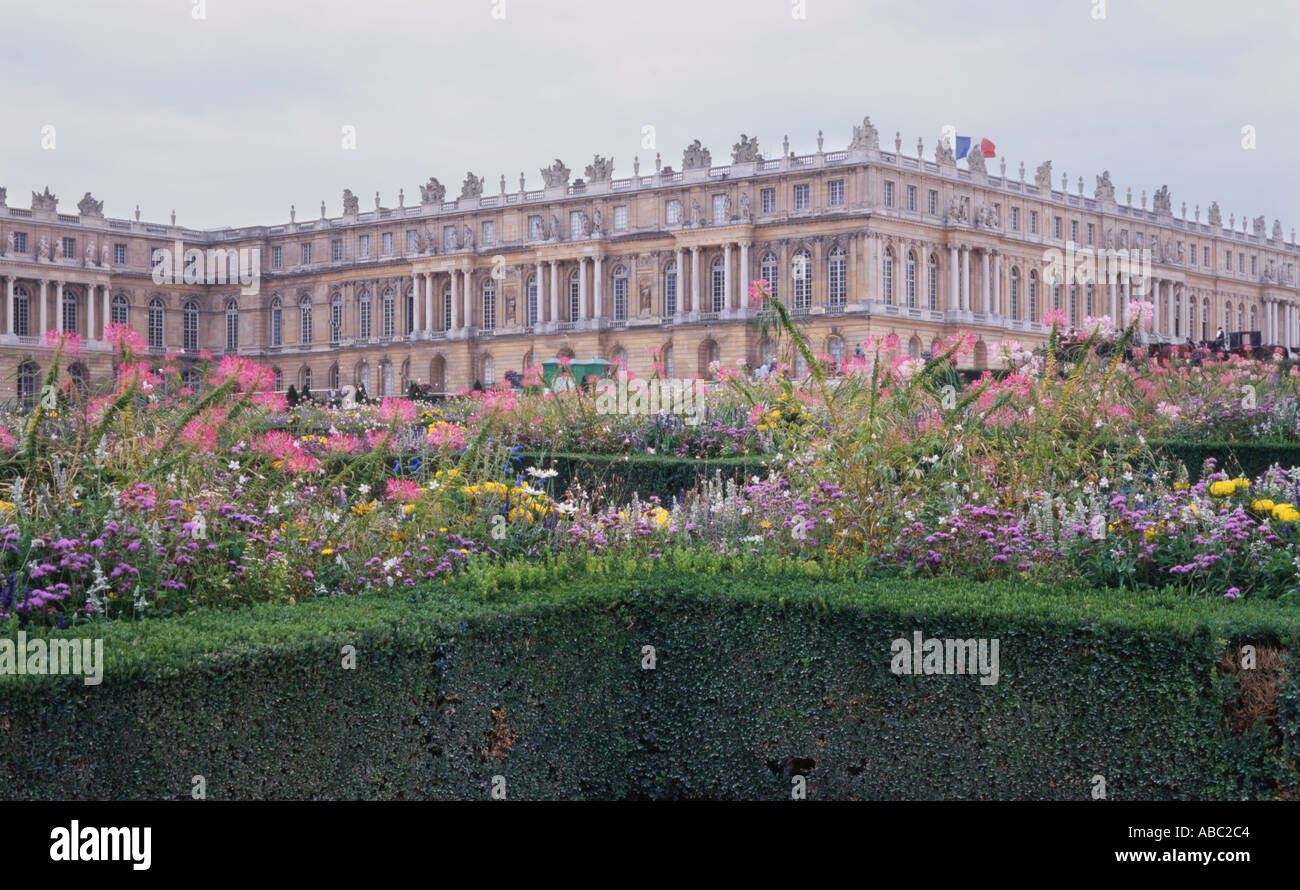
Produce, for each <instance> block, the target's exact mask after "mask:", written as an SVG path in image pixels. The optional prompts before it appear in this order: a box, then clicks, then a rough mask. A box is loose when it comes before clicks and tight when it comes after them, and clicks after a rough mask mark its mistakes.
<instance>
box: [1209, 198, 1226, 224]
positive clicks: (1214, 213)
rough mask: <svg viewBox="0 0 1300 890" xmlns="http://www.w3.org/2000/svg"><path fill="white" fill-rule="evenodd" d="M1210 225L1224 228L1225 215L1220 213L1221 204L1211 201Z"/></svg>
mask: <svg viewBox="0 0 1300 890" xmlns="http://www.w3.org/2000/svg"><path fill="white" fill-rule="evenodd" d="M1209 223H1210V225H1212V226H1219V227H1220V228H1222V226H1223V214H1221V213H1220V212H1219V202H1218V201H1211V202H1210V210H1209Z"/></svg>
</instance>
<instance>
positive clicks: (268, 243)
mask: <svg viewBox="0 0 1300 890" xmlns="http://www.w3.org/2000/svg"><path fill="white" fill-rule="evenodd" d="M821 146H822V137H821V136H820V134H819V136H818V151H817V152H816V153H815V154H809V155H794V154H792V153H790V152H789V150H788V140H787V146H786V147H785V149H784V150H783V152H782V154H781V155H780V156H779V157H776V158H765V157H763V156H762V155H761V153H760V152H759V149H758V144H757V140H754V139H748V138H746V137H744V136H742V137H741V141H740V142H738V143H737V144H736V145H735V146H733V150H732V162H731V163H730V164H729V165H726V166H714V165H713V163H712V157H711V154H710V152H709V151H708V150H707V149H706V148H704V147H702V146H701V145H700V143H699V142H698V141H696V142H695V143H693V144H692V145H691V146H688V147H687V149H686V150H685V151H684V153H683V157H682V167H681V169H680V170H673V169H672V168H671V167H666V166H661V165H660V163H659V162H658V160H656V163H655V166H656V169H655V171H654V172H653V173H650V174H648V175H642V173H641V171H640V164H639V162H638V163H637V164H636V169H635V175H633V176H631V177H629V178H625V179H617V178H614V176H613V163H612V161H611V160H608V159H605V158H601V157H599V156H597V157H595V158H594V159H593V161H592V163H591V164H590V165H588V166H587V168H586V171H585V176H584V177H583V178H580V179H573V178H572V177H571V171H570V170H569V169H568V168H566V167H565V166H564V165H563V164H562V163H561V162H560V161H558V160H557V161H556V162H555V163H553V164H552V165H551V166H549V167H547V168H544V169H542V170H541V174H542V178H543V181H544V187H543V188H541V189H534V190H529V189H527V188H526V187H525V177H524V176H523V174H520V177H519V187H518V189H514V190H509V191H508V190H507V188H506V181H505V177H504V176H502V177H501V179H500V184H499V186H500V187H499V191H498V192H497V193H496V194H488V193H487V192H486V191H485V189H484V182H483V180H482V178H480V177H477V176H475V175H474V174H472V173H471V174H469V175H467V176H466V178H465V180H464V182H463V183H462V185H461V189H460V194H459V196H458V197H456V198H455V199H454V200H447V195H446V189H445V188H444V186H443V185H442V184H441V183H439V182H438V180H437V179H430V180H429V182H428V183H427V184H426V185H423V186H421V187H420V192H421V199H420V201H419V203H418V204H412V205H411V206H407V204H406V198H405V195H404V194H399V200H398V202H397V206H396V207H384V206H380V199H379V196H378V195H376V196H375V209H374V210H367V211H365V212H362V211H361V209H360V202H359V200H358V199H357V198H356V197H355V196H353V195H352V194H351V192H349V191H345V192H344V198H343V212H342V215H341V216H334V217H331V216H329V215H327V208H326V206H325V205H324V204H323V203H322V205H321V214H320V218H319V219H315V220H310V221H303V222H298V221H297V219H296V217H297V216H298V215H299V214H297V213H296V211H294V212H291V218H290V222H289V223H287V224H285V225H277V226H256V227H247V228H238V229H232V228H226V229H216V230H205V231H199V230H193V229H188V228H184V227H178V226H177V225H176V224H175V216H174V215H173V217H172V222H171V223H170V224H160V223H150V222H142V221H141V220H140V218H139V216H140V214H139V209H138V208H137V210H136V213H135V219H115V218H109V217H106V216H104V214H103V212H102V202H100V201H97V200H95V199H94V198H92V197H91V195H90V194H89V193H87V194H86V195H85V197H84V198H83V199H82V200H81V202H80V203H79V204H78V212H77V213H75V214H73V213H62V212H60V211H59V209H58V199H57V198H56V197H55V196H54V195H52V194H50V192H49V190H48V189H46V190H45V192H44V193H41V194H37V193H33V195H32V204H31V207H30V208H26V209H24V208H18V207H10V206H8V205H7V203H6V194H5V191H4V190H3V189H0V286H2V287H3V288H4V299H3V300H2V301H0V303H2V305H0V365H3V370H4V374H3V375H0V377H2V379H0V386H2V387H3V390H2V391H0V397H3V398H6V399H13V398H15V397H18V398H20V399H24V400H28V399H30V398H31V397H32V395H33V393H34V392H35V390H36V389H37V388H38V387H39V384H40V382H41V380H42V376H43V373H44V371H45V369H46V367H47V366H48V362H49V359H50V355H51V352H52V348H51V347H50V346H48V345H46V344H47V340H46V337H45V334H46V332H47V331H50V330H65V331H76V332H77V333H78V334H79V335H80V337H81V346H80V354H79V356H78V358H77V359H76V361H75V363H74V364H72V365H71V366H70V368H69V373H70V374H71V375H72V376H73V377H74V378H77V379H80V380H86V381H90V382H92V383H94V382H95V381H96V380H97V379H103V378H104V377H106V376H109V375H111V373H112V370H113V352H112V350H111V348H110V347H109V345H108V344H107V343H106V342H105V340H104V328H105V325H106V324H107V323H113V322H119V323H120V322H125V323H129V324H130V325H132V326H133V327H134V328H135V329H136V331H138V332H139V333H140V335H141V336H142V337H143V338H145V340H146V341H147V343H148V345H149V349H150V351H151V352H153V353H154V354H156V355H157V356H158V357H159V358H160V359H161V358H162V357H163V356H164V355H167V356H172V357H173V360H174V361H176V362H178V363H179V364H180V365H181V366H182V367H184V368H187V369H189V370H187V372H186V373H187V374H191V375H192V374H194V373H196V372H195V371H194V370H193V368H194V367H195V366H196V363H197V362H198V360H199V355H200V353H203V352H210V353H212V354H214V355H220V354H223V353H238V354H240V355H247V356H250V357H252V358H254V359H256V360H257V361H259V362H261V363H264V364H266V365H269V366H271V367H273V368H274V369H275V371H276V374H277V379H278V380H279V381H280V385H281V387H282V388H287V387H288V386H289V385H290V384H291V383H292V384H296V385H297V386H298V387H299V388H302V387H304V386H307V387H310V388H311V389H313V390H321V389H339V388H340V387H341V386H342V385H345V384H348V383H351V384H355V385H364V386H365V387H366V389H367V391H368V392H369V393H370V394H372V395H381V394H389V393H392V394H398V393H402V392H404V391H405V389H406V385H407V383H408V382H416V383H428V384H431V385H432V386H433V388H434V389H435V390H437V391H456V390H458V389H461V388H465V387H469V386H471V385H473V384H475V383H481V384H484V385H490V384H492V383H494V382H497V381H500V380H501V379H502V378H503V376H504V375H505V374H506V373H507V372H508V371H510V370H522V369H523V368H525V367H529V366H532V365H535V364H540V363H541V362H542V361H543V360H545V359H547V358H551V357H554V356H557V355H568V356H572V357H577V358H580V359H585V358H594V357H602V358H607V359H610V360H615V359H623V360H625V361H626V363H627V366H628V367H629V368H630V369H631V370H632V371H634V372H636V373H638V374H640V375H646V374H648V373H649V372H650V365H651V362H652V360H654V358H653V357H652V353H654V357H657V358H658V359H659V360H661V361H662V362H663V363H664V365H665V372H666V375H667V376H670V377H689V376H693V375H696V374H699V375H703V376H709V375H710V373H711V372H710V364H711V363H712V362H715V361H716V362H721V363H722V364H723V365H734V363H735V362H737V361H738V360H741V359H744V360H746V361H747V362H748V363H749V364H750V366H755V365H757V364H759V363H761V362H762V361H763V360H764V359H766V358H771V357H772V347H771V345H770V343H767V342H764V341H760V335H759V333H758V331H757V328H756V327H755V326H754V325H753V324H751V323H750V322H751V321H752V319H753V314H754V310H753V309H752V307H751V306H750V302H749V299H748V294H747V290H748V284H749V282H750V281H751V280H752V279H755V278H760V277H761V278H766V279H768V280H769V281H771V282H772V283H773V287H774V289H775V291H776V295H777V297H778V298H779V299H781V300H782V301H783V302H785V303H786V305H787V306H789V307H790V309H791V311H792V313H793V314H794V315H796V316H798V317H800V318H801V319H802V321H803V322H804V323H805V324H806V333H807V335H808V337H809V338H810V340H811V342H812V343H813V345H814V348H815V349H817V350H819V351H822V352H825V353H828V354H830V355H832V356H835V357H842V356H844V355H845V354H852V353H853V351H854V349H855V347H856V345H857V344H858V343H860V342H862V341H863V340H864V339H865V338H867V337H876V338H880V337H885V336H888V335H890V334H893V335H896V336H897V337H898V342H899V347H898V348H899V351H900V352H904V351H906V352H910V353H911V354H912V355H914V356H919V355H921V354H923V353H925V352H928V351H931V350H932V349H933V348H934V346H935V345H936V344H937V343H938V342H940V341H942V340H943V339H944V338H946V337H948V336H951V335H953V334H956V333H958V332H959V331H965V332H969V333H972V334H974V336H975V338H976V342H975V347H974V350H973V351H972V352H971V354H970V355H969V356H968V358H967V359H966V360H965V362H966V364H969V365H971V366H974V367H995V366H998V365H1000V364H1001V362H1002V347H1003V346H1004V345H1006V344H1010V343H1011V341H1016V342H1018V343H1020V344H1021V345H1022V346H1024V347H1026V348H1030V347H1033V346H1036V345H1039V344H1040V343H1041V342H1042V341H1043V339H1044V337H1045V335H1046V330H1047V328H1046V327H1045V326H1044V323H1043V316H1044V314H1045V313H1047V312H1048V311H1049V310H1058V311H1059V312H1061V313H1064V314H1065V316H1066V317H1067V318H1068V319H1069V321H1070V322H1074V323H1082V320H1083V319H1084V318H1085V317H1088V316H1100V315H1103V314H1105V315H1111V316H1112V317H1116V316H1118V315H1121V314H1122V313H1123V311H1124V306H1125V305H1126V304H1127V303H1128V300H1129V299H1130V297H1135V296H1136V295H1137V294H1141V293H1145V294H1146V296H1145V297H1144V299H1146V300H1150V301H1152V302H1154V303H1155V305H1156V313H1155V318H1154V319H1153V320H1152V322H1151V323H1150V330H1149V337H1151V338H1152V339H1155V340H1160V341H1173V342H1181V341H1184V340H1188V339H1191V340H1210V339H1213V338H1214V337H1215V335H1216V332H1217V331H1218V330H1219V329H1222V330H1224V331H1227V332H1231V331H1238V330H1260V331H1262V332H1263V337H1264V340H1265V342H1266V343H1274V344H1279V345H1285V346H1291V345H1300V316H1297V313H1296V305H1297V303H1300V289H1298V288H1297V278H1296V264H1297V262H1298V261H1300V250H1298V249H1297V245H1296V239H1295V231H1294V229H1292V230H1291V237H1290V240H1284V238H1283V233H1282V226H1281V223H1280V222H1278V221H1274V223H1273V225H1272V227H1271V229H1266V227H1265V222H1264V219H1263V217H1257V218H1255V219H1254V220H1253V221H1252V223H1251V225H1250V226H1249V231H1248V230H1247V228H1248V226H1247V223H1246V220H1245V219H1244V218H1243V219H1242V221H1241V225H1240V228H1238V226H1237V223H1236V220H1235V217H1230V221H1229V224H1228V225H1227V226H1226V227H1225V226H1224V224H1223V220H1222V218H1221V215H1220V212H1219V208H1218V206H1217V204H1212V205H1210V207H1209V208H1208V213H1207V214H1206V219H1205V221H1204V222H1202V220H1201V212H1200V208H1199V207H1197V208H1196V210H1195V213H1194V218H1192V219H1188V215H1187V207H1186V204H1183V205H1182V208H1181V212H1180V213H1178V214H1175V212H1174V210H1173V207H1172V203H1171V200H1170V197H1169V194H1168V190H1167V189H1164V188H1162V189H1160V190H1158V191H1156V192H1155V193H1154V195H1153V198H1152V200H1151V202H1150V205H1149V206H1148V201H1147V197H1146V193H1145V192H1143V193H1142V196H1141V200H1140V203H1139V204H1138V205H1136V206H1135V205H1134V202H1133V198H1132V193H1131V192H1129V193H1128V195H1127V196H1126V197H1125V198H1124V199H1123V200H1120V199H1117V198H1116V195H1115V189H1114V186H1113V185H1112V184H1111V182H1110V176H1109V173H1104V174H1102V175H1101V176H1098V177H1096V178H1095V187H1094V188H1093V190H1092V195H1091V196H1087V195H1085V194H1084V181H1083V178H1082V177H1079V178H1078V181H1077V187H1076V188H1074V189H1073V190H1072V189H1071V188H1070V185H1071V184H1070V183H1069V181H1068V178H1067V177H1066V176H1065V175H1062V176H1061V179H1060V181H1059V182H1055V183H1054V181H1053V175H1052V170H1051V162H1050V161H1049V162H1046V163H1044V164H1042V165H1040V166H1039V167H1038V169H1037V171H1036V173H1035V174H1034V175H1033V177H1032V178H1031V180H1030V181H1026V179H1025V168H1024V165H1023V164H1021V165H1020V169H1019V175H1018V177H1017V176H1008V174H1007V171H1006V161H1005V160H1001V161H1000V167H1001V170H1000V172H998V173H994V172H992V171H989V170H988V169H987V164H986V161H985V159H984V158H983V157H982V156H980V154H979V151H978V149H976V150H975V151H974V152H973V153H972V155H971V156H969V157H968V158H967V159H964V160H963V161H962V162H961V164H962V166H959V163H958V162H956V161H954V159H953V155H952V150H951V148H950V147H948V146H947V145H945V144H944V143H942V142H941V143H940V144H939V145H938V146H937V147H936V150H935V152H934V160H932V161H931V160H926V159H925V157H924V155H923V145H922V144H921V143H920V142H919V141H918V144H917V147H916V151H915V152H914V153H909V154H904V152H903V150H902V144H901V138H899V137H895V140H894V150H893V151H888V150H883V149H881V147H880V145H879V137H878V134H877V131H876V129H875V127H873V126H872V125H871V122H870V120H869V119H866V120H864V121H863V124H862V126H855V127H853V138H852V141H851V143H850V145H849V147H848V148H847V149H846V150H843V151H830V152H827V151H823V150H822V148H821ZM186 251H190V252H191V254H190V255H189V256H188V257H186V254H185V252H186ZM1067 251H1074V252H1075V253H1071V254H1069V255H1070V256H1076V255H1078V254H1080V253H1081V254H1083V255H1085V256H1086V255H1088V254H1090V253H1091V252H1094V251H1095V252H1097V253H1100V254H1111V255H1113V254H1133V255H1136V254H1137V252H1141V254H1142V256H1144V257H1145V260H1144V267H1143V268H1144V274H1143V275H1142V276H1141V278H1140V279H1137V278H1134V277H1133V276H1131V275H1127V274H1121V273H1120V272H1119V271H1117V269H1118V267H1117V266H1116V265H1115V264H1114V263H1113V262H1112V263H1107V262H1105V261H1103V262H1102V264H1101V272H1100V274H1099V275H1097V276H1096V277H1094V278H1091V279H1079V280H1074V279H1072V278H1067V279H1065V280H1064V281H1062V280H1061V277H1060V275H1059V274H1057V273H1056V272H1055V271H1054V270H1055V269H1059V268H1061V266H1060V265H1059V259H1060V257H1062V256H1063V255H1066V253H1067ZM173 258H175V260H174V261H173ZM200 260H201V261H200ZM240 261H242V262H243V263H244V265H243V266H242V267H241V266H238V265H237V263H238V262H240ZM1068 263H1069V265H1070V266H1071V267H1072V264H1073V260H1070V261H1068ZM218 267H220V271H221V272H227V270H229V273H234V272H237V271H239V270H240V269H242V270H243V271H244V272H245V273H248V272H249V271H252V270H255V271H256V273H257V274H255V275H252V276H251V278H248V277H246V281H247V282H248V283H244V282H241V281H240V280H238V278H237V277H236V276H235V275H234V274H226V275H219V274H214V269H217V268H218ZM168 269H172V270H173V271H175V273H176V274H175V276H170V277H169V276H168V275H165V274H163V275H160V274H158V271H159V270H163V271H166V270H168ZM1144 283H1145V290H1144Z"/></svg>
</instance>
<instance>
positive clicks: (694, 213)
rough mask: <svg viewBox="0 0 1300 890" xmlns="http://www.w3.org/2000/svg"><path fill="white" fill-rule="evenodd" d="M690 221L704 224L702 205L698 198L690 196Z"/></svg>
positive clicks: (698, 224) (699, 224)
mask: <svg viewBox="0 0 1300 890" xmlns="http://www.w3.org/2000/svg"><path fill="white" fill-rule="evenodd" d="M691 222H692V223H693V224H695V225H697V226H702V225H704V207H703V205H701V204H700V202H699V199H698V198H691Z"/></svg>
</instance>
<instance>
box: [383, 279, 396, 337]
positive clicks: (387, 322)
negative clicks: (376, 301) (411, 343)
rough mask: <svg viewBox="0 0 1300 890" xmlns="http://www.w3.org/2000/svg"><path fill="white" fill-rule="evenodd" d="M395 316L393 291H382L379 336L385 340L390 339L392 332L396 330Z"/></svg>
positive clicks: (390, 289)
mask: <svg viewBox="0 0 1300 890" xmlns="http://www.w3.org/2000/svg"><path fill="white" fill-rule="evenodd" d="M396 315H397V306H396V302H395V301H394V300H393V289H392V288H389V289H388V290H385V291H384V296H383V315H382V316H380V324H381V327H380V329H379V336H381V337H383V338H384V339H386V340H387V339H390V338H391V337H392V336H393V333H394V331H395V330H396V329H397V325H396V321H397V318H396Z"/></svg>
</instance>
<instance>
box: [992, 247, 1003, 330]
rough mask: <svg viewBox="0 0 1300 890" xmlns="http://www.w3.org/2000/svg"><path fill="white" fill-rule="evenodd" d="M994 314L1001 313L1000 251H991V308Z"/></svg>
mask: <svg viewBox="0 0 1300 890" xmlns="http://www.w3.org/2000/svg"><path fill="white" fill-rule="evenodd" d="M992 312H993V314H994V315H999V316H1000V315H1001V314H1002V251H1000V250H995V251H993V308H992Z"/></svg>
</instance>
